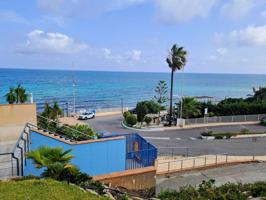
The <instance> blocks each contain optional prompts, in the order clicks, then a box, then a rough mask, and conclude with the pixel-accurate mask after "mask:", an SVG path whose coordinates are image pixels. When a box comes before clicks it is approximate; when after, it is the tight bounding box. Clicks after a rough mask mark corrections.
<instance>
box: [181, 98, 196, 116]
mask: <svg viewBox="0 0 266 200" xmlns="http://www.w3.org/2000/svg"><path fill="white" fill-rule="evenodd" d="M181 102H182V104H183V109H182V116H184V117H185V118H191V117H198V116H200V115H201V110H200V105H199V102H198V101H197V100H196V99H195V98H193V97H184V98H183V99H182V101H181ZM181 102H179V103H177V109H176V113H177V115H178V113H180V110H179V109H180V104H181Z"/></svg>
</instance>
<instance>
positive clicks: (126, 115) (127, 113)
mask: <svg viewBox="0 0 266 200" xmlns="http://www.w3.org/2000/svg"><path fill="white" fill-rule="evenodd" d="M129 115H131V113H130V112H129V111H126V112H124V113H123V117H124V119H126V118H127V117H128V116H129Z"/></svg>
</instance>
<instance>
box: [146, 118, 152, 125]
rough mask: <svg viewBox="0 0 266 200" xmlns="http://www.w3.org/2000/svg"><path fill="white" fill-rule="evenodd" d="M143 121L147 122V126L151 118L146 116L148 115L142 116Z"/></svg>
mask: <svg viewBox="0 0 266 200" xmlns="http://www.w3.org/2000/svg"><path fill="white" fill-rule="evenodd" d="M144 121H145V123H146V124H147V126H149V125H150V123H151V121H152V118H151V117H148V116H146V117H145V118H144Z"/></svg>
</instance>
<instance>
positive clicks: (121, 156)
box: [24, 132, 126, 176]
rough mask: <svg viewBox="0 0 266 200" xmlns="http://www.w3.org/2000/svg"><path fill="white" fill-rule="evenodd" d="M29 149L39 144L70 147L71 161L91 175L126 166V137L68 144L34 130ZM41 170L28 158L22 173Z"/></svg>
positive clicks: (113, 170)
mask: <svg viewBox="0 0 266 200" xmlns="http://www.w3.org/2000/svg"><path fill="white" fill-rule="evenodd" d="M30 142H31V144H30V150H33V149H36V148H38V147H39V146H41V145H45V146H50V147H55V146H61V147H62V148H63V149H64V150H68V149H72V151H71V154H72V155H74V156H75V158H73V159H72V163H73V164H75V165H76V166H78V167H79V168H80V170H81V171H82V172H85V173H88V174H89V175H91V176H94V175H99V174H107V173H111V172H117V171H123V170H125V166H126V139H125V138H124V139H120V140H107V141H103V142H93V143H88V144H77V145H69V144H65V143H63V142H60V141H58V140H55V139H53V138H50V137H46V136H43V135H41V134H39V133H36V132H31V134H30ZM41 172H42V171H41V170H38V169H36V168H35V167H34V165H33V164H32V162H31V161H30V160H27V165H26V166H25V169H24V175H29V174H33V175H37V176H38V175H40V174H41Z"/></svg>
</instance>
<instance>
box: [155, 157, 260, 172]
mask: <svg viewBox="0 0 266 200" xmlns="http://www.w3.org/2000/svg"><path fill="white" fill-rule="evenodd" d="M251 161H255V156H229V155H228V154H224V155H206V156H199V157H187V158H182V159H169V160H164V159H163V160H160V159H159V160H158V167H157V174H164V173H172V172H182V171H185V170H193V169H199V168H204V167H211V166H216V165H221V164H228V163H240V162H251Z"/></svg>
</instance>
